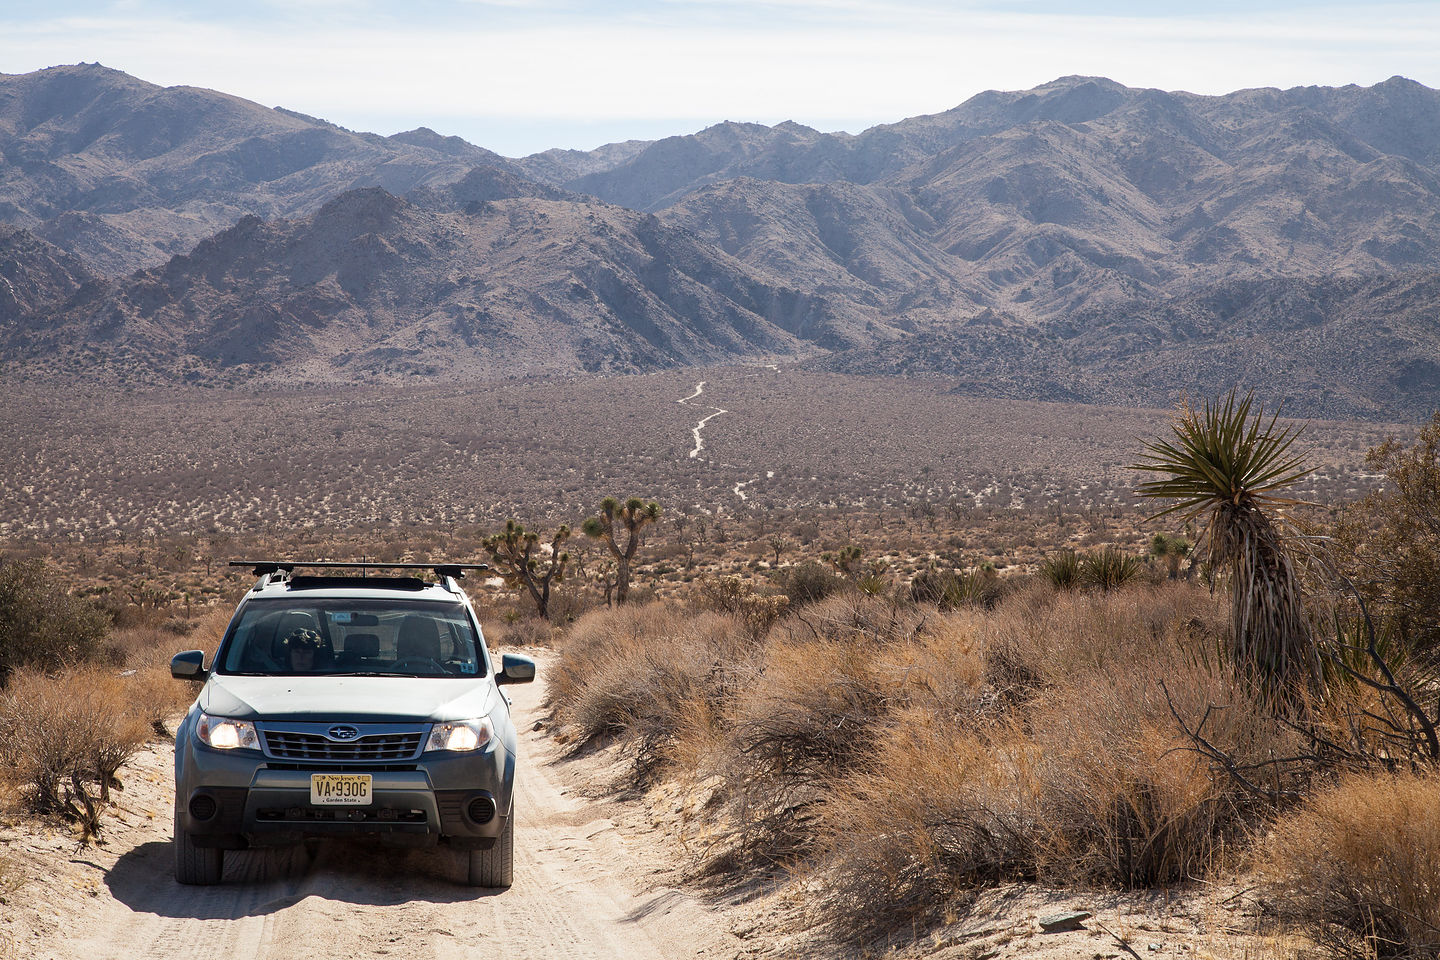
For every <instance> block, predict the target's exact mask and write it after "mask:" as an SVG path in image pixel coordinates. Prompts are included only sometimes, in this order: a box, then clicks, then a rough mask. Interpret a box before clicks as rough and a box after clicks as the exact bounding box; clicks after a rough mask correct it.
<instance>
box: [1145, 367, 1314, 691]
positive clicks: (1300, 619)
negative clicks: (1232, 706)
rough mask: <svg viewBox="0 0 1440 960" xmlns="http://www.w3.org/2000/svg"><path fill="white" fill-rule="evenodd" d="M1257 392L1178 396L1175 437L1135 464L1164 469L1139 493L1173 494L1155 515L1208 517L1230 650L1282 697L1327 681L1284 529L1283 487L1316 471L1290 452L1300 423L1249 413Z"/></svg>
mask: <svg viewBox="0 0 1440 960" xmlns="http://www.w3.org/2000/svg"><path fill="white" fill-rule="evenodd" d="M1252 400H1253V396H1252V395H1249V394H1247V395H1246V396H1245V397H1244V398H1243V399H1240V398H1238V397H1237V396H1236V393H1235V391H1234V390H1231V391H1230V393H1229V395H1227V396H1226V397H1225V399H1224V400H1223V401H1217V402H1216V403H1214V404H1213V405H1212V404H1211V403H1208V402H1207V403H1206V404H1205V405H1204V407H1203V408H1202V409H1200V410H1196V409H1195V408H1194V407H1193V406H1191V405H1190V404H1188V403H1184V404H1181V407H1180V411H1179V414H1178V416H1176V418H1175V419H1174V420H1173V421H1172V423H1171V430H1172V431H1173V433H1174V438H1173V440H1167V439H1161V440H1155V441H1152V442H1150V443H1146V444H1145V453H1144V454H1143V455H1142V460H1141V462H1140V463H1137V464H1135V465H1134V469H1136V470H1146V471H1149V472H1151V473H1158V474H1162V475H1163V477H1162V478H1161V479H1158V480H1150V481H1147V482H1145V483H1142V484H1141V485H1140V487H1139V489H1138V491H1137V492H1138V493H1139V494H1140V496H1142V497H1159V498H1164V499H1169V500H1174V501H1175V503H1174V504H1172V505H1171V506H1169V507H1166V508H1165V509H1163V510H1161V511H1160V512H1159V513H1156V514H1154V515H1153V516H1152V517H1151V518H1150V519H1152V520H1153V519H1155V518H1156V517H1162V516H1165V515H1166V514H1170V513H1178V514H1180V515H1181V517H1183V518H1184V519H1186V520H1192V519H1194V520H1198V521H1199V522H1200V523H1201V525H1202V526H1201V532H1200V535H1199V538H1198V539H1199V540H1200V542H1201V544H1202V546H1203V549H1204V551H1205V553H1206V559H1208V560H1209V561H1210V563H1211V564H1212V565H1213V566H1214V568H1215V569H1217V570H1219V569H1222V568H1226V567H1228V568H1229V569H1230V573H1231V580H1230V588H1231V596H1230V621H1231V628H1232V639H1231V644H1232V647H1231V659H1232V660H1233V663H1234V667H1235V669H1236V671H1237V673H1239V674H1240V675H1241V676H1242V677H1244V678H1246V679H1247V680H1250V681H1253V682H1255V683H1256V684H1258V685H1259V687H1260V689H1261V690H1262V691H1264V692H1265V693H1266V694H1267V695H1269V696H1270V697H1271V698H1272V700H1274V701H1275V702H1276V703H1277V704H1280V703H1293V702H1294V701H1295V699H1296V698H1297V697H1299V696H1300V695H1301V694H1302V693H1303V691H1305V690H1307V689H1313V688H1315V687H1316V686H1318V684H1319V682H1320V655H1319V651H1318V649H1317V647H1316V645H1315V640H1314V636H1313V634H1312V633H1311V627H1310V621H1309V620H1308V618H1307V617H1306V615H1305V609H1304V604H1303V597H1302V591H1301V585H1300V578H1299V576H1298V574H1297V572H1296V569H1295V560H1294V558H1293V556H1292V553H1291V544H1290V542H1289V541H1288V538H1287V537H1286V536H1285V533H1284V527H1285V526H1286V525H1287V524H1286V521H1285V519H1284V517H1283V510H1284V508H1285V507H1287V506H1290V505H1292V504H1296V503H1299V502H1300V501H1297V500H1293V499H1290V498H1287V497H1285V496H1282V495H1281V491H1283V490H1284V489H1285V488H1287V487H1290V486H1292V485H1293V484H1295V483H1296V482H1297V481H1299V480H1300V479H1301V478H1303V477H1304V476H1306V475H1307V474H1308V473H1309V472H1310V471H1309V470H1308V469H1306V468H1305V467H1304V466H1303V462H1304V458H1303V457H1301V456H1299V455H1296V454H1292V453H1290V447H1291V445H1292V444H1293V443H1294V442H1295V438H1296V436H1297V435H1298V434H1299V430H1298V428H1293V427H1279V426H1277V424H1276V420H1277V419H1278V417H1279V414H1278V413H1277V414H1272V415H1271V417H1270V419H1269V421H1268V422H1266V421H1265V419H1264V411H1263V410H1258V409H1257V410H1256V412H1255V416H1254V417H1251V416H1250V407H1251V403H1252Z"/></svg>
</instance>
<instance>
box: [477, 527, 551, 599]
mask: <svg viewBox="0 0 1440 960" xmlns="http://www.w3.org/2000/svg"><path fill="white" fill-rule="evenodd" d="M569 539H570V528H569V527H567V526H563V525H562V526H561V527H560V529H559V530H556V531H555V536H554V537H552V538H551V540H550V552H549V555H548V556H544V555H541V556H536V554H535V552H536V548H537V547H538V546H539V545H540V535H539V534H538V533H531V532H530V531H528V530H526V529H525V528H524V527H522V526H520V524H518V523H516V522H515V521H514V520H510V521H507V522H506V524H505V531H504V532H503V533H497V534H494V535H492V536H489V537H486V538H485V540H484V546H485V549H486V550H488V551H490V560H491V563H492V564H493V566H494V569H495V572H496V573H497V574H499V575H500V577H501V578H503V579H504V581H505V582H506V584H508V585H509V586H511V587H514V588H517V589H518V588H520V587H524V588H525V591H526V592H527V593H529V594H530V599H531V600H533V601H535V611H536V612H537V613H538V614H540V617H541V618H542V619H544V620H549V619H550V584H551V583H553V582H556V581H560V580H564V579H565V565H566V564H567V563H569V562H570V554H568V553H563V552H561V550H560V547H561V545H562V544H564V542H565V541H566V540H569Z"/></svg>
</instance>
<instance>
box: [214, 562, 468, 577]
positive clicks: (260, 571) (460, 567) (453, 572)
mask: <svg viewBox="0 0 1440 960" xmlns="http://www.w3.org/2000/svg"><path fill="white" fill-rule="evenodd" d="M230 566H232V567H250V568H252V570H253V572H254V574H255V576H257V577H264V576H269V575H271V574H275V573H281V572H284V573H287V574H290V573H294V572H295V569H296V568H297V567H306V568H316V567H321V568H338V569H341V570H433V571H435V576H437V577H440V578H442V579H443V578H445V577H454V578H455V579H456V580H463V579H465V571H466V570H489V569H490V565H489V564H487V563H370V562H368V561H360V560H331V561H327V560H231V561H230Z"/></svg>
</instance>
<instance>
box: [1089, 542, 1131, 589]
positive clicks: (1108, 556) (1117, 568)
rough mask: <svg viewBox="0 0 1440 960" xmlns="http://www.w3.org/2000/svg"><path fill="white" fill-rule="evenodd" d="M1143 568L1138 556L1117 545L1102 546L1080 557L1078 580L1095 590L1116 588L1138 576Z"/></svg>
mask: <svg viewBox="0 0 1440 960" xmlns="http://www.w3.org/2000/svg"><path fill="white" fill-rule="evenodd" d="M1144 569H1145V564H1144V563H1143V562H1142V561H1141V560H1140V558H1139V557H1132V556H1130V555H1129V554H1127V553H1125V551H1123V550H1121V549H1120V548H1119V547H1103V548H1101V550H1100V551H1099V552H1098V553H1091V554H1086V555H1085V556H1084V557H1082V558H1081V559H1080V582H1081V583H1083V584H1084V585H1086V586H1089V587H1095V588H1096V589H1097V590H1116V589H1119V588H1120V587H1123V586H1124V585H1125V584H1127V583H1129V582H1130V581H1131V580H1134V579H1135V578H1136V577H1138V576H1140V574H1141V573H1142V572H1143V571H1144Z"/></svg>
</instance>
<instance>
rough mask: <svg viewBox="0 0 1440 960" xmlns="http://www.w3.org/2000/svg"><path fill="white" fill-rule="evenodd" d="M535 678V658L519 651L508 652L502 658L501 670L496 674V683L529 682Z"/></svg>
mask: <svg viewBox="0 0 1440 960" xmlns="http://www.w3.org/2000/svg"><path fill="white" fill-rule="evenodd" d="M534 679H535V661H534V660H531V659H530V658H529V657H522V656H520V654H518V653H507V654H505V655H504V656H502V657H501V658H500V672H499V673H497V674H495V682H496V683H529V682H530V681H531V680H534Z"/></svg>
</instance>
